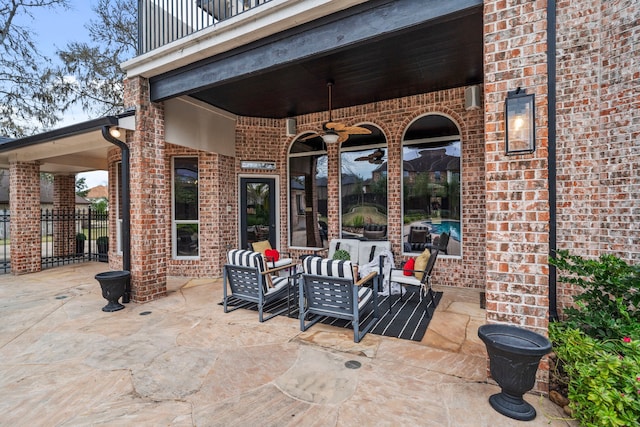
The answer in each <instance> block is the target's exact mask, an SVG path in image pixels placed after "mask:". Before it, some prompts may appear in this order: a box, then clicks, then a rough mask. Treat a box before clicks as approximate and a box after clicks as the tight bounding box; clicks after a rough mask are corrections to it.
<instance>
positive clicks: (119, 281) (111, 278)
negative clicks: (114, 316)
mask: <svg viewBox="0 0 640 427" xmlns="http://www.w3.org/2000/svg"><path fill="white" fill-rule="evenodd" d="M95 277H96V280H97V281H98V282H100V287H101V288H102V296H103V297H104V298H105V299H106V300H107V301H108V302H109V303H108V304H107V305H105V306H104V307H102V311H107V312H113V311H118V310H122V309H123V308H124V305H122V304H120V303H119V302H118V300H119V299H120V297H122V296H123V295H124V293H125V290H126V288H127V284H128V282H129V279H130V278H131V273H130V272H129V271H126V270H123V271H105V272H104V273H98V274H96V276H95ZM123 302H124V301H123Z"/></svg>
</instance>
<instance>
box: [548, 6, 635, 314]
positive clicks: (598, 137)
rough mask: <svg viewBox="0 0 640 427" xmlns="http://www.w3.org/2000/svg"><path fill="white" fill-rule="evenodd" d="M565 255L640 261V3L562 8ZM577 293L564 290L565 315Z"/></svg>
mask: <svg viewBox="0 0 640 427" xmlns="http://www.w3.org/2000/svg"><path fill="white" fill-rule="evenodd" d="M557 15H558V25H557V28H558V38H557V52H558V55H557V58H558V59H557V61H558V67H557V98H558V102H557V114H558V126H557V135H558V136H557V144H558V248H559V249H568V250H569V251H570V252H571V253H572V254H576V255H581V256H585V257H597V256H599V255H601V254H604V253H612V254H614V255H617V256H620V257H622V258H623V259H626V260H627V261H628V262H632V263H637V262H638V261H639V260H640V225H639V222H638V218H640V211H639V210H638V209H639V208H638V207H639V203H640V202H639V199H640V112H639V111H640V108H639V107H640V98H639V97H638V81H639V79H640V71H639V70H640V59H639V58H640V19H639V17H640V3H638V2H637V1H633V0H614V1H610V0H607V1H603V0H583V1H581V2H570V1H561V2H558V14H557ZM576 292H578V290H577V289H575V288H573V287H571V286H568V285H565V284H561V283H559V284H558V304H559V308H560V310H562V308H563V307H565V306H567V305H570V304H571V301H572V300H571V296H572V295H574V294H575V293H576Z"/></svg>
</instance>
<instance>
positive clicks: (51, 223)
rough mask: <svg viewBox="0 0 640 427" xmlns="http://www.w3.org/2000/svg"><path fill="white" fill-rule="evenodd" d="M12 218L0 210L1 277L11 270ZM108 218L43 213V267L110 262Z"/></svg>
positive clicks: (69, 212) (67, 212)
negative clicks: (88, 262) (10, 225)
mask: <svg viewBox="0 0 640 427" xmlns="http://www.w3.org/2000/svg"><path fill="white" fill-rule="evenodd" d="M10 221H11V214H10V212H9V211H8V210H0V239H1V242H2V244H1V245H0V273H8V272H9V271H10V270H11V235H10V227H9V224H10ZM108 223H109V221H108V214H107V213H99V212H96V211H94V210H91V209H86V210H77V211H74V210H55V209H51V210H49V209H43V210H42V211H41V216H40V230H41V233H40V234H41V242H42V251H41V265H42V268H43V269H45V268H50V267H56V266H60V265H65V264H75V263H80V262H87V261H102V262H107V261H108V255H107V253H108V236H109V228H108Z"/></svg>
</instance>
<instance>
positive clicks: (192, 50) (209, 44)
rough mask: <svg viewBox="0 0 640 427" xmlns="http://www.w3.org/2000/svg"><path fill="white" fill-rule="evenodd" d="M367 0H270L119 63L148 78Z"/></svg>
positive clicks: (128, 73) (131, 73)
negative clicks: (270, 0)
mask: <svg viewBox="0 0 640 427" xmlns="http://www.w3.org/2000/svg"><path fill="white" fill-rule="evenodd" d="M366 1H368V0H340V1H335V0H273V1H272V2H269V3H267V4H265V5H263V6H260V7H256V8H254V9H251V10H249V11H247V12H244V13H242V14H240V15H237V16H235V17H233V18H230V19H228V20H225V21H222V22H219V23H216V24H214V25H212V26H210V27H208V28H206V29H204V30H201V31H198V32H196V33H194V34H191V35H189V36H187V37H184V38H182V39H179V40H176V41H174V42H172V43H169V44H167V45H165V46H162V47H160V48H157V49H154V50H152V51H150V52H147V53H145V54H144V55H140V56H137V57H135V58H133V59H130V60H129V61H125V62H123V63H122V64H121V66H122V69H123V70H125V72H126V73H127V77H129V78H130V77H135V76H142V77H145V78H150V77H153V76H156V75H159V74H162V73H165V72H167V71H171V70H175V69H177V68H180V67H183V66H185V65H189V64H191V63H194V62H197V61H199V60H202V59H206V58H210V57H212V56H215V55H218V54H220V53H224V52H227V51H229V50H232V49H235V48H237V47H240V46H244V45H246V44H249V43H251V42H254V41H256V40H260V39H263V38H265V37H268V36H271V35H273V34H277V33H280V32H282V31H285V30H288V29H290V28H293V27H297V26H298V25H301V24H304V23H306V22H311V21H314V20H316V19H319V18H322V17H323V16H327V15H330V14H332V13H335V12H339V11H341V10H344V9H348V8H350V7H352V6H355V5H357V4H360V3H365V2H366Z"/></svg>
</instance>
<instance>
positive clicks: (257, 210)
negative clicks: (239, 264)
mask: <svg viewBox="0 0 640 427" xmlns="http://www.w3.org/2000/svg"><path fill="white" fill-rule="evenodd" d="M275 209H276V180H275V178H240V247H241V248H245V249H250V248H251V243H253V242H259V241H262V240H268V241H269V242H270V243H271V247H272V248H275V247H277V242H276V212H275Z"/></svg>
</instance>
